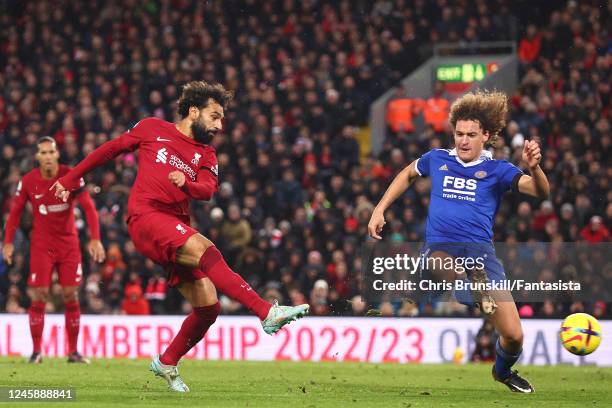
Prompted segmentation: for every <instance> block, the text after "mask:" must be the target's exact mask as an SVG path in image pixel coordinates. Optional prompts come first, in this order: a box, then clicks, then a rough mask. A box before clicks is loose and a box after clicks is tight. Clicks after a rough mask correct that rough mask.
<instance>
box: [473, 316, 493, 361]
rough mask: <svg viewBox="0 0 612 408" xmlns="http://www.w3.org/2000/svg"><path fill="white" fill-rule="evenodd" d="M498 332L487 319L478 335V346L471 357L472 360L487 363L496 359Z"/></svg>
mask: <svg viewBox="0 0 612 408" xmlns="http://www.w3.org/2000/svg"><path fill="white" fill-rule="evenodd" d="M496 341H497V339H496V333H495V329H494V328H493V325H492V324H491V323H490V322H488V321H485V322H484V324H483V325H482V327H481V328H480V330H478V334H477V335H476V348H475V349H474V352H473V353H472V355H471V357H470V361H472V362H475V363H476V362H479V363H486V362H492V361H495V342H496Z"/></svg>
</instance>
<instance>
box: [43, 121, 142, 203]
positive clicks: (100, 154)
mask: <svg viewBox="0 0 612 408" xmlns="http://www.w3.org/2000/svg"><path fill="white" fill-rule="evenodd" d="M143 122H144V120H143V121H140V122H138V123H137V124H136V126H134V127H133V128H132V129H130V130H128V131H127V132H125V133H124V134H122V135H121V136H119V137H118V138H116V139H113V140H109V141H108V142H106V143H103V144H102V145H101V146H100V147H98V148H97V149H96V150H94V151H93V152H91V154H89V155H88V156H87V157H85V158H84V159H83V160H82V161H81V162H80V163H79V164H77V165H76V166H75V167H74V168H73V169H72V170H70V171H69V172H68V173H67V174H65V175H64V176H63V177H61V178H60V179H59V180H57V181H56V182H55V183H54V184H53V185H52V186H51V188H50V189H49V190H54V192H55V196H56V197H57V198H59V199H61V200H63V201H64V202H66V201H67V200H68V196H69V195H70V192H72V191H74V190H76V189H78V188H79V187H80V185H79V180H80V179H81V177H83V176H84V175H85V174H87V173H89V172H90V171H92V170H93V169H95V168H96V167H98V166H100V165H102V164H104V163H106V162H108V161H110V160H113V159H114V158H115V157H117V156H118V155H119V154H121V153H124V152H128V151H134V150H135V149H136V148H137V147H138V145H139V144H140V141H141V139H142V135H141V133H142V129H141V127H142V125H141V124H142V123H143Z"/></svg>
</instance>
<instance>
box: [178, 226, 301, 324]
mask: <svg viewBox="0 0 612 408" xmlns="http://www.w3.org/2000/svg"><path fill="white" fill-rule="evenodd" d="M176 262H177V263H178V264H180V265H183V266H186V267H189V268H199V269H200V270H201V271H203V272H204V273H205V274H206V275H207V276H208V277H209V278H210V280H211V281H212V283H213V284H214V285H215V286H216V287H217V288H218V289H219V290H221V291H222V292H223V293H225V294H226V295H228V296H230V297H231V298H233V299H235V300H237V301H238V302H240V303H242V304H243V305H244V306H245V307H246V308H248V309H249V310H250V311H252V312H253V313H254V314H255V315H257V316H258V317H259V319H260V320H261V321H262V326H263V329H264V331H265V332H266V333H268V334H274V333H276V332H278V331H279V330H280V329H281V328H282V327H283V326H285V325H286V324H288V323H290V322H292V321H294V320H297V319H299V318H300V317H303V316H305V315H306V314H308V310H309V305H307V304H304V305H299V306H279V305H277V304H274V305H272V304H270V303H268V302H266V301H265V300H263V299H262V298H261V297H260V296H259V295H258V294H257V292H256V291H254V290H253V289H252V288H251V286H250V285H249V284H248V283H246V282H245V281H244V279H242V277H241V276H240V275H238V274H237V273H235V272H234V271H232V270H231V269H230V267H229V266H228V265H227V263H226V262H225V259H223V255H221V252H219V250H218V249H217V248H216V247H215V246H214V244H213V243H212V242H211V241H210V240H209V239H207V238H206V237H204V236H203V235H201V234H195V235H192V236H191V237H189V239H188V240H187V241H186V242H185V244H184V245H183V246H181V247H180V248H179V249H178V251H177V253H176Z"/></svg>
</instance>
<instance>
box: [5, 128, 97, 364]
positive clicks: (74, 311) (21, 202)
mask: <svg viewBox="0 0 612 408" xmlns="http://www.w3.org/2000/svg"><path fill="white" fill-rule="evenodd" d="M37 148H38V151H37V153H36V159H37V160H38V163H39V165H40V166H39V167H38V168H37V169H34V170H32V171H30V172H29V173H27V174H26V175H25V176H24V177H23V179H22V180H21V181H20V182H19V184H18V186H17V192H16V193H15V199H14V202H13V206H12V208H11V212H10V214H9V217H8V220H7V222H6V234H5V235H6V241H5V243H4V247H3V248H2V254H3V256H4V259H5V260H6V262H7V263H8V264H9V265H10V264H12V262H13V252H14V250H15V248H14V245H13V238H14V236H15V231H16V229H17V227H18V226H19V220H20V218H21V213H22V212H23V208H24V207H25V205H26V203H27V202H28V201H29V202H30V204H31V205H32V212H33V213H34V221H33V226H32V236H31V243H30V276H29V278H28V286H29V287H30V291H29V292H30V293H31V296H32V304H31V306H30V309H29V310H28V315H29V319H30V333H31V335H32V343H33V345H34V349H33V352H32V356H31V357H30V363H40V362H41V361H42V355H41V350H40V348H41V345H40V343H41V338H42V333H43V328H44V325H45V305H46V302H47V298H48V296H49V286H50V285H51V274H52V273H53V270H54V269H55V268H57V272H58V277H59V283H60V285H62V291H63V298H64V307H65V311H64V313H65V317H66V333H67V335H68V352H69V356H68V362H71V363H77V362H78V363H88V362H89V361H88V360H87V359H86V358H84V357H83V356H81V355H80V354H79V353H78V352H77V340H78V337H79V328H80V319H81V310H80V307H79V300H78V289H79V285H80V284H81V283H82V281H83V273H82V269H81V251H80V249H79V237H78V234H77V231H76V228H75V224H74V202H75V200H76V201H78V203H79V205H80V206H81V208H83V211H84V212H85V218H86V219H87V225H88V226H89V231H90V233H91V241H89V244H88V245H87V250H88V252H89V254H90V255H91V257H92V258H93V259H94V261H96V262H102V261H104V248H103V247H102V243H101V242H100V225H99V224H98V213H97V212H96V207H95V204H94V202H93V200H92V199H91V197H90V196H89V193H88V192H87V191H85V190H82V191H80V192H79V193H77V194H75V195H74V196H73V197H74V199H72V198H71V199H70V200H68V201H67V202H65V201H62V200H59V199H58V198H56V197H54V195H53V194H52V193H51V192H50V191H49V186H51V185H52V184H53V183H55V181H57V179H58V178H59V177H61V176H63V175H65V174H66V173H68V172H69V171H70V167H68V166H65V165H62V164H59V151H58V150H57V145H56V143H55V140H53V138H51V137H48V136H46V137H42V138H41V139H39V140H38V142H37ZM78 184H79V186H80V187H83V185H84V183H83V180H82V179H81V180H79V183H78Z"/></svg>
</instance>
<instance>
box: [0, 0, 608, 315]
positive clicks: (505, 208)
mask: <svg viewBox="0 0 612 408" xmlns="http://www.w3.org/2000/svg"><path fill="white" fill-rule="evenodd" d="M592 3H593V4H591V2H580V4H578V3H576V2H574V1H569V2H567V3H565V4H562V3H561V2H559V4H557V7H558V9H554V10H552V13H551V14H550V17H549V18H547V20H546V21H537V20H533V18H536V17H534V16H531V19H523V18H520V19H519V16H520V12H521V11H520V10H519V8H520V5H519V6H514V5H513V4H512V2H509V1H504V0H495V1H492V2H490V1H484V0H476V1H459V0H457V1H454V0H437V1H433V0H431V1H428V0H414V1H402V0H398V1H395V2H392V1H386V0H379V1H372V2H370V1H356V2H353V1H346V0H345V1H340V2H332V1H314V0H304V1H293V0H285V1H270V2H257V1H255V0H242V1H238V0H235V1H223V2H222V1H210V2H198V1H188V0H177V1H170V0H160V1H144V2H137V1H126V2H121V4H119V3H118V2H115V1H102V2H79V1H67V2H62V3H61V4H60V5H57V4H55V2H51V1H37V2H25V3H22V2H15V1H13V2H5V3H4V4H3V7H5V10H3V12H2V13H0V32H1V33H2V34H0V67H2V68H1V70H0V86H1V89H2V91H1V92H0V146H1V149H2V152H1V154H2V161H1V165H0V185H1V188H0V205H1V212H0V214H2V217H3V225H4V221H5V219H6V215H7V214H8V210H9V208H10V205H11V199H12V194H13V193H14V191H15V188H16V185H17V183H18V182H19V179H20V177H21V175H23V174H25V173H26V172H27V171H29V170H30V169H31V168H33V167H34V166H35V165H36V162H35V158H34V154H35V151H36V144H35V142H36V140H37V138H39V137H40V136H44V135H50V136H53V137H54V138H55V139H56V140H57V143H58V145H59V147H60V149H61V154H62V157H61V162H63V163H66V164H70V165H74V164H76V163H78V161H79V160H80V159H81V158H82V157H83V156H85V155H87V154H89V153H90V152H91V151H92V150H93V149H95V148H96V147H97V146H99V145H100V144H102V143H104V142H105V141H107V140H109V139H111V138H114V137H116V136H118V135H120V134H121V133H122V132H124V131H125V130H126V129H128V128H130V127H131V126H133V125H134V124H135V123H136V122H137V121H138V120H140V119H141V118H143V117H147V116H157V117H160V118H163V119H165V120H169V121H172V120H174V118H175V117H174V115H175V113H174V105H173V104H174V101H175V99H176V97H177V95H178V91H179V86H180V84H182V83H184V82H187V81H190V80H194V79H204V80H206V81H219V82H222V83H223V84H224V85H225V86H226V87H228V88H230V89H233V90H234V91H235V92H236V95H237V98H236V100H235V101H234V102H233V104H232V106H231V107H230V109H229V111H228V112H227V114H226V121H225V131H224V134H223V135H219V136H216V137H215V140H214V141H213V144H214V145H215V146H216V148H217V153H218V160H219V167H220V184H219V191H218V194H217V195H216V197H215V198H214V199H213V200H212V201H210V202H197V203H194V204H193V219H192V225H194V227H196V228H197V229H199V230H200V231H202V232H203V233H204V234H205V235H206V236H207V237H210V239H211V240H212V241H214V242H215V243H216V245H217V246H218V247H219V248H220V250H221V252H222V253H223V254H225V256H226V257H227V259H228V263H229V264H230V265H231V266H233V267H234V268H235V270H236V271H237V272H238V273H240V274H242V275H243V276H244V277H245V279H246V280H247V281H249V283H250V284H251V285H252V286H253V287H254V288H255V289H257V290H258V291H259V292H260V293H262V294H263V296H264V297H265V298H267V299H284V302H287V303H293V304H298V303H302V302H309V303H310V304H311V305H312V313H313V314H315V315H327V314H355V315H363V314H365V313H366V311H367V310H368V309H369V308H370V307H371V305H367V304H366V303H364V302H363V301H362V300H361V298H360V296H359V295H358V293H359V290H360V288H359V285H360V283H361V282H362V280H361V277H360V270H361V258H360V256H359V253H360V247H361V245H362V244H363V242H364V240H365V239H366V236H367V228H366V227H367V222H368V220H369V217H370V214H371V210H372V209H373V206H374V205H375V203H376V202H377V201H378V200H379V199H380V197H381V196H382V194H383V193H384V190H385V188H386V186H387V185H388V183H389V182H390V180H391V179H392V178H393V176H394V175H395V174H396V173H397V172H398V171H399V170H401V169H402V168H403V167H404V166H405V165H406V164H407V163H409V162H410V161H412V160H414V159H416V158H418V157H419V156H420V155H421V154H423V153H424V152H425V151H427V150H428V149H429V148H432V147H446V146H448V145H449V144H450V143H451V140H452V139H451V135H450V134H449V133H448V131H446V133H445V132H435V131H434V129H431V128H430V129H427V130H425V131H424V132H423V133H419V134H416V133H410V134H401V133H400V134H398V135H394V136H390V137H388V138H387V140H386V142H385V145H384V149H383V151H382V153H381V154H380V155H379V156H377V157H373V156H372V155H369V156H365V157H361V156H360V146H359V143H358V142H357V139H356V136H357V133H358V131H359V128H360V127H363V126H365V125H367V120H368V108H369V105H370V103H371V102H373V101H374V100H375V99H376V98H377V97H378V96H380V95H381V94H382V93H383V92H384V91H386V90H387V89H389V88H392V87H393V86H395V85H396V84H397V82H398V80H399V79H400V78H402V77H404V76H405V75H406V74H407V73H409V72H410V71H412V70H413V69H414V68H416V67H417V66H418V65H419V64H420V63H422V62H423V61H424V60H426V59H427V58H428V57H429V55H430V53H431V47H432V44H433V43H435V42H438V41H460V42H467V43H469V42H473V41H495V40H512V41H517V43H518V44H519V47H518V48H519V57H520V61H521V68H520V71H521V73H520V84H519V87H518V89H517V90H516V92H515V93H514V94H513V95H511V98H510V102H511V104H510V105H511V113H510V120H509V122H508V126H507V128H506V129H505V131H504V134H503V138H502V139H503V142H502V144H501V145H500V146H498V147H497V148H496V149H495V154H496V156H497V157H498V158H507V159H508V160H510V161H512V162H514V163H517V164H520V152H521V147H522V144H523V141H524V140H525V139H537V140H539V141H540V143H541V144H542V147H543V151H544V158H543V163H542V167H543V169H544V171H545V172H546V174H547V175H548V177H549V180H550V182H551V190H552V195H551V197H550V199H549V200H546V201H543V202H541V203H539V202H537V201H535V200H531V199H526V198H525V197H521V196H518V195H508V196H507V198H506V199H505V201H504V203H503V205H502V206H501V208H500V211H499V213H498V216H497V220H496V226H497V227H496V230H495V238H496V240H497V241H500V242H511V243H512V242H527V241H540V242H573V241H588V242H590V243H596V242H609V241H610V232H609V231H610V228H612V225H611V223H612V189H611V188H610V180H611V179H612V167H611V166H610V150H611V139H610V138H611V135H610V119H609V114H610V82H609V79H610V64H611V56H610V48H609V47H610V44H609V34H610V33H609V32H608V31H607V27H610V9H605V8H600V7H598V3H597V2H592ZM519 21H529V24H525V25H523V24H519ZM15 22H16V23H15ZM136 169H137V155H135V154H126V155H123V156H120V157H119V158H117V159H116V160H115V161H114V162H111V163H108V164H107V165H106V166H104V167H102V168H99V169H97V170H96V171H94V172H92V173H91V174H89V175H87V177H86V182H87V188H88V189H89V191H90V192H91V193H92V195H93V197H94V199H95V202H96V205H97V208H98V211H99V213H100V224H101V231H102V237H103V243H104V245H105V248H106V249H107V251H108V254H107V255H108V256H107V260H106V262H105V263H104V264H102V265H95V264H93V262H91V261H90V260H88V258H84V259H85V261H86V262H85V263H86V265H84V272H85V283H84V285H83V289H82V294H81V303H82V308H83V311H84V312H86V313H128V314H149V313H155V314H161V313H179V312H182V311H184V310H183V309H184V308H185V307H186V306H185V304H184V303H183V302H182V300H181V298H180V295H179V294H178V293H177V292H176V291H173V290H168V287H167V285H166V282H165V279H164V273H163V271H162V270H161V268H160V267H158V266H156V265H155V264H154V263H153V262H151V261H150V260H147V259H144V258H143V257H142V256H140V255H139V254H138V253H137V252H136V250H135V248H134V245H133V243H132V242H131V241H130V240H129V236H128V234H127V227H126V224H125V220H124V217H125V212H126V204H127V197H128V194H129V192H130V185H131V184H132V182H133V181H134V177H135V173H136ZM428 192H429V186H428V180H426V179H423V180H419V181H418V182H417V183H416V185H415V187H414V188H413V189H411V190H410V191H409V192H408V193H407V194H406V195H405V197H404V198H403V200H399V202H398V203H397V204H396V205H394V206H393V208H392V209H391V210H390V211H389V212H388V215H387V218H388V222H387V225H388V231H386V238H387V239H388V240H391V241H395V242H402V241H416V242H418V241H421V240H422V239H423V232H424V222H425V218H426V215H427V205H428ZM77 222H78V228H79V230H80V233H81V237H82V239H83V241H85V240H86V239H87V228H86V226H85V222H84V218H83V216H82V215H81V216H79V217H78V221H77ZM21 225H22V228H21V230H20V232H19V234H18V236H17V239H16V247H17V249H18V250H17V251H16V256H15V265H14V266H13V267H11V268H10V269H9V268H8V267H7V266H6V265H5V264H4V262H0V310H4V311H6V312H13V313H24V312H25V310H26V309H25V308H26V306H27V304H28V299H27V293H26V288H25V281H26V276H27V268H28V262H27V260H28V258H29V257H30V256H36V254H30V253H29V246H28V242H27V233H28V231H29V230H30V229H31V217H28V216H24V218H23V220H22V224H21ZM0 240H1V237H0ZM603 266H605V265H603ZM606 271H607V274H606V273H604V274H603V275H602V276H603V278H602V280H601V281H599V283H600V284H602V285H603V288H611V287H612V269H611V268H610V266H609V265H608V266H607V269H606ZM510 276H512V274H511V273H510ZM605 296H607V298H606V297H605ZM609 298H610V294H607V295H606V294H603V295H602V299H609ZM61 305H62V301H61V291H60V289H59V286H58V285H54V286H53V287H52V290H51V301H50V302H49V304H48V308H49V311H54V310H56V309H57V308H61V307H62V306H61ZM375 306H376V307H377V308H378V310H379V311H380V313H381V314H382V315H399V316H416V315H447V314H453V315H465V314H472V313H476V310H469V309H465V308H463V307H461V306H459V305H456V304H447V305H437V306H435V305H414V304H411V303H409V302H404V303H402V304H392V303H383V304H380V305H375ZM222 307H223V312H224V313H242V312H244V310H242V309H241V307H240V305H238V304H237V303H235V302H233V301H231V300H229V299H227V298H222ZM519 307H520V310H521V315H522V316H524V317H531V316H536V317H540V316H551V317H552V316H559V315H561V314H563V313H565V312H567V310H566V309H568V308H569V309H571V310H585V311H589V312H590V313H593V314H594V315H595V316H597V317H601V316H608V317H609V316H610V304H609V303H608V304H606V303H605V302H604V301H599V302H597V301H594V302H588V303H582V302H575V303H573V304H570V305H560V304H558V303H555V302H552V301H547V302H544V303H533V304H530V303H526V304H519ZM561 308H565V309H561Z"/></svg>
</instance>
